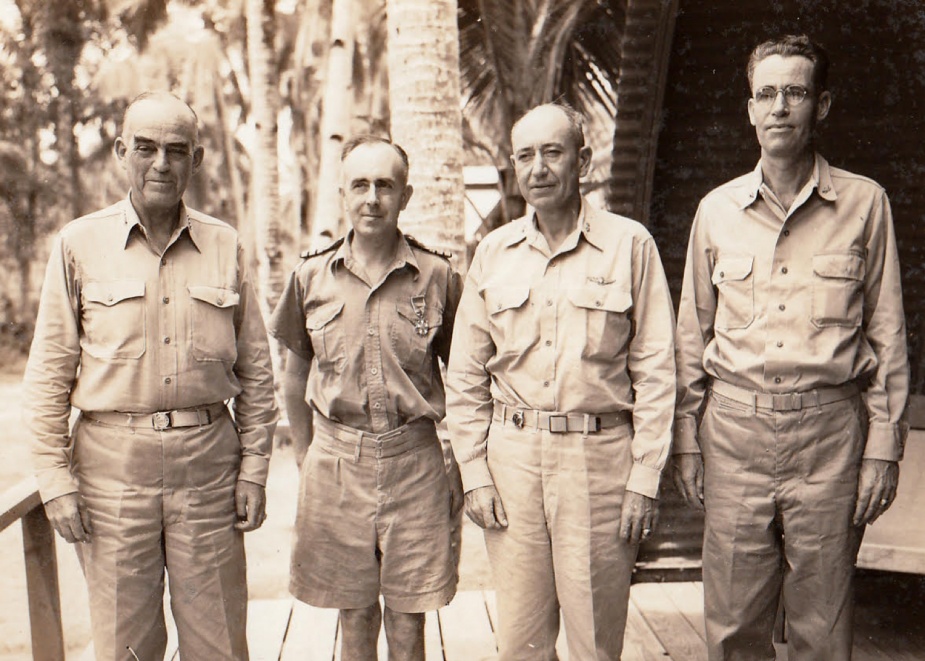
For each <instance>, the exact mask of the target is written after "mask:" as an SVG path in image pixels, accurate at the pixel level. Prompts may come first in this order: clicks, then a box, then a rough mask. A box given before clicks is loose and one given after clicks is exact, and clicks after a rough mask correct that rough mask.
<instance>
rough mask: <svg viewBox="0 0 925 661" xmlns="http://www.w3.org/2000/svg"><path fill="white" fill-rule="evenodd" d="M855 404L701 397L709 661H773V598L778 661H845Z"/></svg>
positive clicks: (857, 424)
mask: <svg viewBox="0 0 925 661" xmlns="http://www.w3.org/2000/svg"><path fill="white" fill-rule="evenodd" d="M861 406H862V405H861V403H860V399H859V398H854V399H848V400H844V401H841V402H836V403H833V404H827V405H823V406H819V407H810V408H807V409H803V410H801V411H788V412H771V411H765V410H762V409H757V410H756V409H755V408H754V407H750V406H748V405H745V404H740V403H738V402H734V401H732V400H730V399H727V398H725V397H722V396H720V395H718V394H716V393H713V394H712V395H711V397H710V399H709V401H708V404H707V408H706V411H705V412H704V417H703V422H702V423H701V428H700V439H701V444H702V447H703V460H704V468H705V476H704V496H705V505H706V531H705V535H704V545H703V587H704V599H705V604H704V612H705V619H706V634H707V646H708V652H709V658H710V659H711V660H712V661H719V660H721V659H722V660H729V661H739V660H753V659H754V660H759V659H761V660H764V659H767V660H768V661H771V660H773V659H774V658H775V655H774V648H773V645H772V642H771V641H772V629H773V626H774V621H775V616H776V614H777V609H778V604H779V600H780V598H781V597H782V598H783V604H784V609H785V611H786V615H787V620H786V621H787V636H788V654H789V657H788V658H789V659H790V661H808V660H810V659H813V660H817V661H845V660H847V659H850V658H851V643H852V640H851V624H852V622H851V620H852V609H853V579H854V562H855V559H856V557H857V552H858V547H859V546H860V541H861V533H862V531H861V530H859V529H858V528H856V527H855V526H853V525H852V523H851V518H852V515H853V512H854V506H855V500H856V494H857V486H858V470H859V466H860V461H861V455H862V453H863V448H864V442H865V434H866V424H865V416H864V414H863V412H862V410H861Z"/></svg>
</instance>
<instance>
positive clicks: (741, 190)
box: [673, 36, 908, 661]
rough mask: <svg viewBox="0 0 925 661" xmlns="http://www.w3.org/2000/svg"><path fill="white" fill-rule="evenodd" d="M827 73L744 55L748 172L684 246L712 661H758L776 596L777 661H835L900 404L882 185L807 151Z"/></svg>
mask: <svg viewBox="0 0 925 661" xmlns="http://www.w3.org/2000/svg"><path fill="white" fill-rule="evenodd" d="M827 69H828V60H827V58H826V54H825V52H824V51H823V50H822V49H821V48H819V47H818V45H816V44H814V43H813V42H811V41H810V40H809V39H808V38H806V37H805V36H799V37H796V36H788V37H783V38H781V39H777V40H773V41H768V42H765V43H763V44H761V45H759V46H758V47H757V48H756V49H755V50H754V51H753V52H752V55H751V58H750V60H749V64H748V81H749V85H750V87H751V94H752V96H751V98H750V99H749V101H748V116H749V119H750V120H751V123H752V125H753V126H754V127H755V130H756V133H757V136H758V142H759V144H760V146H761V160H760V162H759V163H758V166H757V167H756V168H755V170H754V171H753V172H751V173H749V174H746V175H744V176H742V177H739V178H738V179H734V180H733V181H731V182H729V183H727V184H725V185H723V186H721V187H719V188H717V189H716V190H714V191H713V192H711V193H710V194H709V195H707V196H706V197H705V198H704V199H703V201H702V202H701V203H700V208H699V209H698V211H697V215H696V217H695V219H694V223H693V228H692V230H691V238H690V244H689V248H688V253H687V265H686V269H685V273H684V285H683V291H682V295H681V304H680V311H679V313H678V332H677V347H678V354H677V355H678V388H679V390H678V411H677V418H676V421H675V443H674V448H673V453H674V458H673V462H674V466H675V468H676V471H675V480H676V483H677V485H678V488H679V490H680V491H681V493H682V494H683V495H684V496H685V498H686V499H687V500H688V502H689V503H691V504H692V505H693V506H694V507H696V508H698V509H703V508H704V506H705V507H706V533H705V537H704V548H703V582H704V598H705V617H706V634H707V643H708V648H709V656H710V659H713V660H719V659H769V660H770V659H774V658H775V654H774V648H773V645H772V635H771V634H772V629H773V625H774V621H775V615H776V614H777V611H778V604H779V601H780V598H781V597H782V598H783V604H784V610H785V612H786V616H787V620H786V621H787V624H788V631H789V633H788V646H789V658H790V659H791V660H792V661H800V660H804V659H826V660H828V659H849V658H851V645H852V641H851V626H852V621H851V620H852V600H853V597H852V582H853V573H854V562H855V558H856V556H857V551H858V547H859V545H860V541H861V535H862V532H863V530H864V526H865V525H866V524H868V523H872V522H873V521H875V520H876V519H877V517H878V516H880V515H881V514H882V513H883V512H884V511H885V510H886V509H887V508H888V507H889V506H890V503H891V502H892V501H893V498H894V497H895V496H896V484H897V479H898V475H899V468H898V464H897V461H898V460H899V459H900V458H901V457H902V452H903V440H904V436H905V434H904V422H903V417H902V416H903V411H904V408H905V404H906V398H907V392H908V368H907V361H906V334H905V323H904V319H903V309H902V298H901V292H900V270H899V261H898V257H897V250H896V241H895V238H894V235H893V227H892V217H891V214H890V205H889V201H888V200H887V196H886V193H885V192H884V190H883V188H881V187H880V186H878V185H877V184H876V183H875V182H873V181H871V180H870V179H866V178H864V177H861V176H858V175H855V174H851V173H849V172H845V171H844V170H839V169H837V168H834V167H832V166H830V165H829V164H828V163H827V162H826V160H825V159H824V158H822V156H820V155H819V154H818V153H816V151H815V147H814V133H815V129H816V126H817V123H818V122H820V121H821V120H823V119H824V118H825V117H826V115H827V114H828V112H829V108H830V107H831V104H832V97H831V95H830V93H829V92H828V91H827V90H826V74H827ZM704 399H706V408H705V410H704V411H703V414H702V421H701V422H700V426H699V433H698V424H697V420H698V412H699V411H700V409H701V405H702V404H703V403H704ZM701 453H702V454H701Z"/></svg>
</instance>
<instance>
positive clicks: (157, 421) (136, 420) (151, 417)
mask: <svg viewBox="0 0 925 661" xmlns="http://www.w3.org/2000/svg"><path fill="white" fill-rule="evenodd" d="M223 411H225V403H224V402H218V403H217V404H209V405H208V406H203V407H200V408H195V409H179V410H176V411H156V412H154V413H123V412H121V411H84V412H83V415H85V416H86V417H88V418H89V419H90V420H95V421H96V422H102V423H103V424H105V425H116V426H118V427H152V428H153V429H156V430H158V431H163V430H165V429H177V428H180V427H204V426H205V425H209V424H212V422H214V421H215V420H218V418H219V416H220V415H221V414H222V412H223Z"/></svg>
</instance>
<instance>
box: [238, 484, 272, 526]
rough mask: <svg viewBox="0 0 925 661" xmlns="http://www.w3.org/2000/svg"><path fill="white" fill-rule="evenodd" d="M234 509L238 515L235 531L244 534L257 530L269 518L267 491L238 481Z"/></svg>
mask: <svg viewBox="0 0 925 661" xmlns="http://www.w3.org/2000/svg"><path fill="white" fill-rule="evenodd" d="M234 507H235V510H236V511H237V514H238V522H237V523H235V524H234V527H235V529H236V530H241V531H243V532H250V531H251V530H257V528H259V527H260V526H262V525H263V522H264V521H266V518H267V512H266V507H267V491H266V489H265V488H264V487H262V486H261V485H259V484H255V483H254V482H248V481H247V480H238V483H237V484H236V485H235V488H234Z"/></svg>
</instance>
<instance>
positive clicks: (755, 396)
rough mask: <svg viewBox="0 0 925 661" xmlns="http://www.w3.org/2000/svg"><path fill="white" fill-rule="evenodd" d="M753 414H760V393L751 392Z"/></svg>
mask: <svg viewBox="0 0 925 661" xmlns="http://www.w3.org/2000/svg"><path fill="white" fill-rule="evenodd" d="M750 399H751V402H749V403H750V404H751V405H752V415H758V393H754V392H753V393H752V394H751V398H750Z"/></svg>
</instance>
